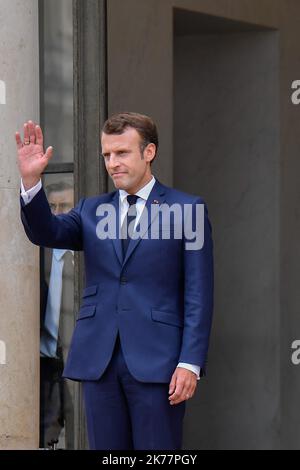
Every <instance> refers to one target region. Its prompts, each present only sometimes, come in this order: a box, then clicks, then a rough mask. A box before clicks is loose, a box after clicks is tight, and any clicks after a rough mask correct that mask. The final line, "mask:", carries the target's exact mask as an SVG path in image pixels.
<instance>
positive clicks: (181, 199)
mask: <svg viewBox="0 0 300 470" xmlns="http://www.w3.org/2000/svg"><path fill="white" fill-rule="evenodd" d="M159 184H160V186H161V187H162V188H164V190H165V194H166V198H167V200H168V202H169V203H173V204H175V203H180V204H196V203H197V204H205V201H204V199H203V198H202V197H201V196H199V195H197V194H190V193H186V192H184V191H181V190H179V189H176V188H170V187H168V186H165V185H163V184H161V183H159Z"/></svg>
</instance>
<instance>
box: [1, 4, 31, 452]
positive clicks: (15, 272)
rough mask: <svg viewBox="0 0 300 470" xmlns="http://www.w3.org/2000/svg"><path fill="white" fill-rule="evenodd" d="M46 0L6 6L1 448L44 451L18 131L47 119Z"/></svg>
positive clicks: (3, 32)
mask: <svg viewBox="0 0 300 470" xmlns="http://www.w3.org/2000/svg"><path fill="white" fill-rule="evenodd" d="M38 74H39V56H38V1H37V0H26V1H25V2H24V1H18V0H9V1H7V0H0V80H1V81H2V82H4V83H5V92H4V91H3V88H4V87H3V85H2V93H1V97H0V129H1V132H0V227H1V229H0V259H1V263H0V299H1V304H0V342H1V351H2V354H0V423H1V426H0V449H31V448H37V447H38V432H39V271H38V256H39V251H38V248H36V247H33V246H32V245H31V244H30V243H29V241H28V240H27V239H26V237H25V235H24V231H23V228H22V226H21V223H20V220H19V175H18V169H17V164H16V149H15V143H14V132H15V131H16V130H17V129H18V130H21V128H22V125H23V122H24V121H25V120H28V119H35V120H38V116H39V75H38Z"/></svg>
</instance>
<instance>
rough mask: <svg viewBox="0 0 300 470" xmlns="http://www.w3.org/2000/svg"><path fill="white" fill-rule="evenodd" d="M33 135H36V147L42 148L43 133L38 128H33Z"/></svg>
mask: <svg viewBox="0 0 300 470" xmlns="http://www.w3.org/2000/svg"><path fill="white" fill-rule="evenodd" d="M35 135H36V143H37V144H38V145H41V146H43V144H44V138H43V132H42V129H41V128H40V126H35Z"/></svg>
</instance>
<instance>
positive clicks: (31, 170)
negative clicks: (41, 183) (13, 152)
mask: <svg viewBox="0 0 300 470" xmlns="http://www.w3.org/2000/svg"><path fill="white" fill-rule="evenodd" d="M18 159H19V168H20V171H21V174H22V175H24V176H29V175H40V174H41V173H42V172H43V171H44V169H45V167H46V166H47V164H48V160H47V159H46V158H45V155H44V149H43V146H42V145H39V144H33V143H31V144H29V145H24V146H23V147H22V148H20V149H18Z"/></svg>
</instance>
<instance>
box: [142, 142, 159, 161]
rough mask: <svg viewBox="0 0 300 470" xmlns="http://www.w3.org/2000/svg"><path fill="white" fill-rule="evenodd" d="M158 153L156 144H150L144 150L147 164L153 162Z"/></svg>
mask: <svg viewBox="0 0 300 470" xmlns="http://www.w3.org/2000/svg"><path fill="white" fill-rule="evenodd" d="M155 153H156V145H155V144H148V145H147V147H146V148H145V149H144V159H145V160H146V162H149V163H150V162H152V160H153V159H154V157H155Z"/></svg>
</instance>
